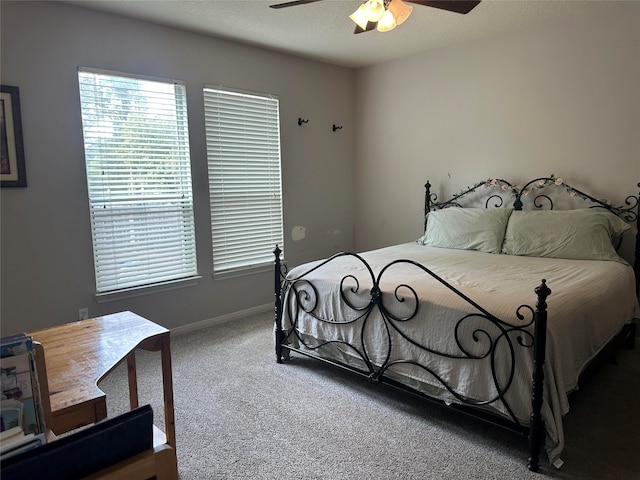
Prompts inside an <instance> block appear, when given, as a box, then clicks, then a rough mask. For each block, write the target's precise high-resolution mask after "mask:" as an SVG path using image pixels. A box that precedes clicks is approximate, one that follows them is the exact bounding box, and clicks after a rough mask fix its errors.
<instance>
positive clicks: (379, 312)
mask: <svg viewBox="0 0 640 480" xmlns="http://www.w3.org/2000/svg"><path fill="white" fill-rule="evenodd" d="M637 186H638V187H639V188H640V183H638V185H637ZM558 193H561V194H562V195H563V197H560V200H559V201H558V200H557V194H558ZM477 197H480V198H481V199H484V198H486V200H484V204H483V205H482V206H483V207H484V208H501V207H504V206H510V205H511V206H512V207H513V208H514V210H522V209H523V207H524V206H525V202H526V203H527V206H528V207H529V208H530V209H554V207H555V206H556V202H558V204H560V203H562V202H563V201H564V200H566V198H570V199H571V201H572V202H574V201H575V200H576V197H577V201H578V202H582V203H583V206H584V207H588V208H604V209H606V210H609V211H610V212H612V213H614V214H616V215H618V216H619V217H620V218H622V219H624V220H625V221H627V222H628V223H632V224H633V223H635V227H636V234H635V262H634V266H633V269H634V273H635V278H636V294H637V295H638V294H639V284H640V282H639V279H640V194H639V195H637V196H635V195H631V196H628V197H627V198H626V200H625V206H613V205H611V204H609V203H608V202H606V201H604V200H598V199H596V198H595V197H593V196H591V195H588V194H586V193H584V192H582V191H580V190H578V189H576V188H574V187H571V186H569V185H567V184H566V183H564V181H563V180H562V179H560V178H556V177H555V176H553V175H551V176H549V177H540V178H536V179H534V180H531V181H529V182H527V183H525V184H524V186H523V187H521V188H518V187H516V186H514V185H512V184H511V183H509V182H507V181H505V180H502V179H489V180H486V181H481V182H479V183H477V184H475V185H473V186H472V187H467V188H466V189H465V190H463V191H462V192H460V193H458V194H456V195H454V196H453V197H451V198H450V199H449V200H447V201H444V202H438V198H437V195H436V194H435V193H432V192H431V184H430V183H429V182H427V183H426V185H425V205H424V211H425V228H426V218H427V214H428V213H429V212H431V211H434V210H437V209H442V208H452V207H463V206H464V205H465V204H467V202H468V201H469V200H470V199H473V198H476V200H477ZM565 197H566V198H565ZM563 198H564V200H563ZM618 246H619V245H618ZM280 254H281V250H280V249H279V248H278V247H277V246H276V248H275V250H274V255H275V271H274V273H275V277H274V281H275V350H276V360H277V362H278V363H282V361H283V358H285V359H286V358H288V357H289V352H291V351H295V352H298V353H301V354H303V355H306V356H310V357H313V358H317V359H320V360H322V361H325V362H329V363H332V364H334V365H336V366H338V367H341V368H344V369H347V370H350V371H353V372H355V373H357V374H360V375H364V376H366V377H368V378H369V379H370V380H371V381H372V382H375V383H385V384H388V385H390V386H392V387H395V388H399V389H401V390H403V391H406V392H409V393H411V394H416V395H419V396H421V397H423V398H425V399H426V400H429V401H432V402H435V403H437V404H440V405H442V404H444V402H443V401H442V400H438V399H435V398H432V397H430V396H428V395H427V394H425V393H422V392H419V391H417V390H416V389H414V388H412V387H410V386H407V385H405V384H403V383H402V382H400V381H398V380H395V379H392V378H389V376H388V375H387V373H388V370H389V369H390V368H392V367H394V366H396V365H399V364H412V365H414V366H415V367H418V368H422V369H424V370H425V371H427V372H428V373H429V374H430V375H431V376H432V377H433V378H435V379H437V381H438V382H439V383H440V384H441V386H442V387H443V388H444V389H446V390H447V391H448V392H449V393H450V394H452V395H453V396H454V397H455V398H456V399H457V400H458V401H459V402H460V404H455V403H454V404H448V406H449V407H450V408H454V409H456V410H459V411H461V412H462V413H466V414H469V415H471V416H473V417H476V418H480V419H482V420H484V421H488V422H490V423H493V424H496V425H499V426H501V427H505V428H507V429H509V430H512V431H516V432H518V433H521V434H523V435H525V436H528V438H529V459H528V464H527V466H528V468H529V469H530V470H532V471H538V469H539V457H540V452H541V449H542V446H543V443H544V438H545V427H544V422H543V419H542V413H541V410H542V404H543V382H544V372H543V365H544V363H545V355H546V336H547V314H548V313H547V302H546V300H547V297H548V296H549V295H550V294H551V290H550V288H549V287H548V286H547V285H546V280H544V279H542V280H541V282H540V284H539V285H538V286H537V287H535V288H532V290H533V291H534V292H535V294H536V299H535V302H536V303H535V307H531V306H530V305H526V304H523V305H521V306H520V307H519V308H518V309H517V310H516V312H515V317H516V318H517V321H518V322H519V323H517V324H515V323H516V322H514V321H513V320H512V321H510V322H507V321H505V320H503V319H500V318H498V317H496V316H494V315H492V314H491V313H489V312H488V311H487V310H485V309H484V308H483V307H482V306H481V305H479V304H477V303H476V302H474V301H473V300H471V299H470V298H469V297H467V296H466V295H465V294H464V293H463V292H461V291H459V290H458V289H456V288H455V287H453V286H452V285H451V284H449V283H448V282H447V281H445V280H444V279H442V278H441V277H439V276H438V275H436V274H435V273H434V272H432V271H431V270H430V269H429V268H428V267H427V266H425V265H420V264H418V263H416V262H413V261H411V260H394V261H392V262H390V263H389V264H387V265H386V266H385V267H383V268H382V270H381V271H380V272H379V273H378V274H377V275H375V274H374V272H373V269H372V268H371V267H370V266H369V265H368V264H367V262H366V261H365V260H364V259H363V258H362V257H360V256H359V255H358V254H355V253H344V252H343V253H338V254H336V255H334V256H332V257H330V258H328V259H326V260H324V261H323V262H321V263H319V264H317V265H315V266H314V267H313V268H311V269H309V270H307V271H306V272H305V273H303V274H301V275H299V276H297V277H295V278H287V268H286V266H285V265H284V264H283V263H282V261H281V259H280ZM345 256H348V257H352V258H353V259H355V260H356V261H359V262H362V264H363V265H364V266H365V267H366V269H367V270H368V272H369V274H370V276H371V279H370V280H371V285H372V287H371V289H370V300H369V302H368V304H366V305H356V304H354V303H352V302H351V301H350V300H349V298H348V295H347V293H348V292H349V291H350V292H353V293H355V292H357V291H358V290H359V289H360V288H361V286H360V282H359V281H358V279H356V278H355V277H354V276H352V275H349V274H346V275H345V276H344V277H343V278H342V279H341V281H340V292H341V302H343V304H344V305H347V306H348V307H349V308H350V309H351V310H353V312H354V317H353V318H349V319H342V322H343V323H349V324H353V323H354V322H362V323H361V327H360V328H361V330H360V337H361V339H362V345H361V346H356V345H352V344H349V343H347V342H344V341H342V340H339V339H336V340H329V341H325V342H320V343H317V344H314V345H312V344H310V343H309V342H308V341H307V342H306V343H305V340H304V339H303V338H302V337H301V336H300V334H299V332H298V330H297V328H296V325H297V321H298V315H300V314H302V313H306V314H310V315H312V316H313V317H314V318H315V319H316V320H317V321H319V322H330V323H334V324H335V323H340V320H336V319H326V318H322V316H321V315H319V314H318V313H317V307H318V305H319V302H320V301H321V299H320V298H319V294H318V292H317V290H316V288H315V287H314V286H313V284H312V283H311V282H310V281H308V280H306V279H305V276H306V275H308V274H309V273H310V272H312V271H314V270H316V269H318V268H320V267H322V266H324V265H326V264H328V263H330V262H331V261H333V260H334V259H336V258H338V257H345ZM399 263H404V264H411V265H414V266H415V267H417V268H419V269H421V270H422V271H424V273H425V274H426V275H429V276H431V277H432V278H434V279H436V280H437V281H438V282H440V283H441V284H442V285H444V286H445V287H446V288H448V289H449V290H451V291H452V292H454V293H455V294H456V295H457V296H459V297H460V298H462V299H463V300H464V301H465V302H467V303H468V304H469V305H471V306H472V307H473V309H474V313H471V314H467V315H464V316H463V317H462V318H460V319H459V320H458V321H457V323H456V325H455V326H454V327H453V328H454V329H455V341H456V343H457V346H458V348H459V352H457V353H455V354H452V353H450V352H441V351H437V350H436V349H434V348H433V347H428V346H426V345H422V344H420V343H419V342H417V341H416V340H414V339H411V338H409V337H408V336H406V335H405V334H404V333H402V331H401V330H400V329H399V328H398V325H400V324H401V323H402V322H407V321H409V320H411V319H412V318H413V317H414V316H415V315H416V313H417V310H418V304H419V301H418V300H419V299H418V294H417V292H416V291H415V290H414V289H413V288H412V287H411V286H410V285H405V284H403V285H398V286H397V287H396V289H395V293H394V295H389V294H383V292H382V290H381V289H380V280H381V278H382V277H383V275H384V273H385V271H386V270H387V269H388V268H389V267H391V266H392V265H395V264H399ZM301 286H304V288H301ZM388 297H393V298H388ZM406 299H411V300H413V302H414V303H415V308H413V311H412V312H411V313H409V314H408V315H403V316H398V315H397V314H395V313H394V312H393V309H392V308H391V307H390V305H391V303H393V302H396V303H403V302H405V300H406ZM414 303H411V304H412V305H413V304H414ZM286 307H288V308H286ZM285 314H286V315H287V318H288V320H289V324H290V325H291V326H292V328H290V329H285V328H283V315H285ZM471 318H474V319H476V321H477V320H478V319H482V321H486V322H487V327H486V328H475V329H474V330H473V335H474V340H477V337H478V336H482V337H484V339H486V340H488V342H487V343H486V345H487V347H486V349H484V350H483V351H482V352H480V353H477V352H476V353H471V352H470V351H469V350H468V349H467V348H466V347H465V341H464V339H462V338H461V337H460V335H461V333H460V332H461V331H463V330H464V329H463V325H464V324H465V322H466V321H468V320H469V319H471ZM370 321H382V322H383V323H384V328H385V329H386V333H387V337H388V339H389V341H388V345H387V352H386V360H385V361H384V362H382V363H381V364H379V365H376V364H374V362H373V361H372V360H371V358H370V355H369V352H368V350H367V345H366V344H365V343H364V340H363V339H364V336H363V332H364V326H365V325H366V323H367V322H370ZM392 330H393V331H395V332H397V333H399V334H400V335H401V336H402V337H403V338H404V340H406V341H408V342H410V343H411V344H413V345H414V346H415V347H418V348H419V349H421V350H424V351H426V352H429V353H430V354H433V355H439V356H443V357H448V358H458V359H460V358H462V359H465V360H471V361H473V360H486V359H490V361H491V375H492V379H493V387H494V389H495V392H496V394H495V395H494V396H492V397H491V398H488V399H484V400H475V399H470V398H466V397H464V396H462V395H460V394H459V393H458V392H456V390H455V386H451V385H448V384H447V383H446V381H444V380H443V379H442V378H441V377H440V376H439V375H438V373H437V372H434V371H432V370H430V369H429V367H428V366H426V365H420V364H418V363H416V362H414V361H412V360H393V361H392V360H390V357H391V349H392V342H391V336H390V335H391V333H390V332H391V331H392ZM634 338H635V323H634V322H630V323H628V324H626V325H625V328H624V329H623V330H622V331H621V332H620V334H619V335H618V336H617V337H616V339H615V341H616V343H618V342H620V341H621V340H624V341H625V342H626V346H627V347H629V348H633V346H634ZM292 340H296V342H294V341H292ZM299 343H302V344H303V345H304V346H305V347H306V350H303V349H301V348H298V347H296V346H295V345H296V344H299ZM330 344H340V345H342V346H343V347H347V348H348V349H350V350H351V351H352V352H354V353H355V354H356V356H357V357H359V358H360V359H361V360H362V362H363V364H364V365H365V366H366V368H361V367H360V366H353V365H348V364H346V363H343V362H341V361H338V360H334V359H327V358H323V357H322V356H321V354H319V353H318V354H316V353H312V352H316V351H319V350H321V349H322V348H323V347H326V346H327V345H330ZM498 346H500V348H506V351H508V352H509V353H510V358H511V362H510V365H509V366H508V368H507V375H506V379H505V378H504V376H502V377H500V378H499V376H498V374H497V373H496V364H495V361H496V360H495V357H494V354H495V352H496V349H497V348H498ZM517 348H525V349H529V350H530V351H531V352H532V353H531V355H532V359H533V375H532V379H531V415H530V421H529V425H523V424H522V423H521V422H520V421H518V419H517V418H516V416H515V415H514V413H513V411H512V409H511V407H510V406H509V404H508V402H507V400H506V398H505V395H506V393H507V391H508V390H509V388H510V386H511V385H512V383H513V379H514V377H515V376H516V374H517V366H516V357H515V354H514V352H515V350H516V349H517ZM605 350H607V349H605ZM496 402H501V404H502V405H503V407H504V408H505V409H506V411H507V412H508V415H506V416H500V415H498V414H497V413H493V412H489V411H488V410H487V409H486V408H483V407H485V406H487V405H491V404H494V403H496Z"/></svg>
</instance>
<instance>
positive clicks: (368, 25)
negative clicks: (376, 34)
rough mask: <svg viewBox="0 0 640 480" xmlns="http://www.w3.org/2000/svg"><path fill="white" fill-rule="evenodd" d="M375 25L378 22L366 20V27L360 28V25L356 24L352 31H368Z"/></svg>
mask: <svg viewBox="0 0 640 480" xmlns="http://www.w3.org/2000/svg"><path fill="white" fill-rule="evenodd" d="M377 26H378V22H367V28H360V25H356V29H355V30H354V31H353V33H364V32H370V31H371V30H374V29H375V28H376V27H377Z"/></svg>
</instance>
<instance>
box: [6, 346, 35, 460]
mask: <svg viewBox="0 0 640 480" xmlns="http://www.w3.org/2000/svg"><path fill="white" fill-rule="evenodd" d="M0 367H1V379H0V381H1V387H2V392H1V396H0V461H1V460H4V459H5V458H9V457H11V456H13V455H16V454H17V453H20V452H24V451H26V450H30V449H32V448H35V447H37V446H39V445H42V444H43V443H46V426H45V423H44V415H43V411H42V403H41V401H40V386H39V383H38V375H37V372H36V363H35V351H34V349H33V340H32V338H31V337H30V336H29V335H27V334H26V333H20V334H17V335H12V336H10V337H3V338H2V339H0Z"/></svg>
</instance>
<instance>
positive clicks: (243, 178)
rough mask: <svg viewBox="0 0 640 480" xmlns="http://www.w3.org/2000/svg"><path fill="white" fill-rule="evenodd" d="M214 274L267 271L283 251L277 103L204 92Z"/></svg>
mask: <svg viewBox="0 0 640 480" xmlns="http://www.w3.org/2000/svg"><path fill="white" fill-rule="evenodd" d="M204 110H205V126H206V136H207V159H208V164H209V196H210V206H211V228H212V235H213V271H214V274H219V273H229V272H233V271H237V270H242V269H248V268H253V267H258V266H264V265H270V264H271V263H272V262H273V253H272V252H273V249H274V248H275V246H276V244H277V245H278V246H279V247H280V249H282V250H284V246H283V235H282V194H281V182H280V117H279V101H278V99H277V98H275V97H274V96H272V95H261V94H255V93H246V92H238V91H232V90H229V89H221V88H214V87H206V86H205V88H204Z"/></svg>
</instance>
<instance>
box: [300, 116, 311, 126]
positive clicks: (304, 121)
mask: <svg viewBox="0 0 640 480" xmlns="http://www.w3.org/2000/svg"><path fill="white" fill-rule="evenodd" d="M303 123H309V119H308V118H307V119H306V120H303V119H302V118H300V117H298V125H302V124H303Z"/></svg>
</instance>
